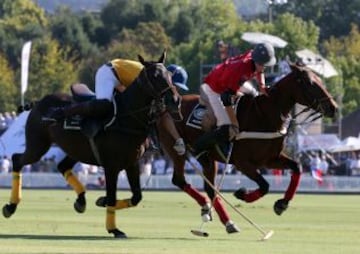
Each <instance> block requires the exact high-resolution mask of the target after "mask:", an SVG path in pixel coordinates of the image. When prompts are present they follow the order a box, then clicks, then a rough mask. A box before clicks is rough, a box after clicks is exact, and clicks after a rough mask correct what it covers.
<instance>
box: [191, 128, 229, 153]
mask: <svg viewBox="0 0 360 254" xmlns="http://www.w3.org/2000/svg"><path fill="white" fill-rule="evenodd" d="M229 127H230V125H223V126H220V127H219V128H217V129H215V130H213V131H210V132H206V133H204V134H203V135H202V136H200V137H199V138H198V139H197V140H196V142H195V145H194V150H195V155H196V156H198V155H200V154H202V153H203V152H205V151H208V150H210V149H211V148H214V146H215V145H219V147H220V149H221V150H222V153H223V154H224V156H225V157H226V156H227V151H226V150H227V149H226V147H229V145H230V144H229Z"/></svg>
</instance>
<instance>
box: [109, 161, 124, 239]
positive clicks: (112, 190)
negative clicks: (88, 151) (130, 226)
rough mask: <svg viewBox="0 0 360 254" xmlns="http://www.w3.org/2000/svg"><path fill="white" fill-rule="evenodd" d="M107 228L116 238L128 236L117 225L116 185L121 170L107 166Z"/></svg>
mask: <svg viewBox="0 0 360 254" xmlns="http://www.w3.org/2000/svg"><path fill="white" fill-rule="evenodd" d="M104 169H105V180H106V222H105V225H106V230H107V231H108V233H109V234H113V235H114V237H115V238H127V236H126V234H125V233H124V232H122V231H120V230H119V229H118V228H117V227H116V187H117V180H118V175H119V170H117V169H115V168H113V167H106V166H104Z"/></svg>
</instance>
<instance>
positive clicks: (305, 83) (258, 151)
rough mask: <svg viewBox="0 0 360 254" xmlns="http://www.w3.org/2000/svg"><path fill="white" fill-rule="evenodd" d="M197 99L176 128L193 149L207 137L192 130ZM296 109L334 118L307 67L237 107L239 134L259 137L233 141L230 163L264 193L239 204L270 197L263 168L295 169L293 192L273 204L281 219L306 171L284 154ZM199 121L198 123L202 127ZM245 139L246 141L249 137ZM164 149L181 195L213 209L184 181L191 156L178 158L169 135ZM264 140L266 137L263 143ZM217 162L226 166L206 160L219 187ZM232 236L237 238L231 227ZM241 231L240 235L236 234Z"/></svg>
mask: <svg viewBox="0 0 360 254" xmlns="http://www.w3.org/2000/svg"><path fill="white" fill-rule="evenodd" d="M198 99H199V96H198V95H186V96H183V99H182V108H181V111H182V114H183V116H184V120H183V121H182V122H179V123H177V128H178V130H179V132H180V134H181V136H182V137H183V138H184V140H185V142H186V143H187V144H188V145H189V146H193V145H194V142H195V141H196V140H197V138H198V137H199V136H200V135H202V134H203V131H202V130H199V129H196V128H193V127H191V126H188V125H187V123H186V122H187V121H188V118H189V116H190V114H193V115H195V116H198V117H199V116H201V115H202V112H201V111H200V110H195V111H193V110H194V108H195V107H196V106H197V105H198V102H199V101H198ZM295 103H299V104H301V105H304V106H306V107H308V108H311V109H312V110H314V111H316V112H318V113H320V114H321V115H324V116H328V117H334V114H335V112H336V109H337V104H336V102H335V101H334V100H333V98H332V97H331V95H330V94H329V93H328V92H327V90H326V89H325V87H324V86H323V84H322V82H321V80H320V78H319V77H318V76H317V75H316V74H314V73H313V72H311V71H310V70H308V69H305V68H304V67H300V66H296V65H292V72H291V73H289V74H288V75H287V76H285V77H284V78H282V79H281V80H280V81H278V82H277V83H276V84H275V85H274V86H273V87H272V88H271V89H270V90H269V91H268V95H261V96H258V97H255V98H253V97H251V96H243V97H242V98H241V99H240V101H239V103H238V104H237V106H236V107H237V108H236V109H237V120H238V122H239V126H240V131H241V132H243V133H242V134H243V135H244V134H245V133H244V132H247V134H250V136H251V135H253V134H254V133H249V132H257V133H255V134H258V135H257V136H258V137H257V138H256V137H255V138H251V137H250V138H241V139H237V140H236V141H234V144H233V145H234V146H233V150H232V156H231V159H230V163H231V164H233V165H235V167H236V169H237V170H239V171H241V172H242V173H243V174H244V175H246V176H247V177H248V178H250V179H251V180H253V181H255V182H256V183H257V184H258V186H259V188H258V189H255V190H245V189H244V188H240V189H239V190H237V191H236V192H235V193H234V194H235V196H236V197H237V198H238V199H241V200H243V201H245V202H254V201H255V200H257V199H259V198H261V197H262V196H264V195H265V194H266V193H268V191H269V184H268V182H267V181H266V180H265V179H264V177H263V176H262V175H261V174H260V173H259V171H258V169H259V168H281V169H291V171H292V176H291V181H290V184H289V186H288V189H287V190H286V192H285V195H284V197H283V198H282V199H280V200H277V201H276V202H275V204H274V211H275V213H276V214H278V215H280V214H281V213H282V212H283V211H285V210H286V209H287V207H288V203H289V201H290V200H291V199H292V198H293V196H294V194H295V192H296V189H297V187H298V184H299V180H300V174H301V169H300V166H299V164H298V163H297V162H296V161H294V160H292V159H290V158H289V157H288V156H286V155H285V154H283V153H282V149H283V144H284V138H285V136H284V135H280V133H279V130H280V129H281V127H282V125H283V123H284V119H285V116H287V115H288V114H289V113H290V112H291V110H292V109H293V107H294V105H295ZM199 119H201V117H200V118H198V119H196V120H197V121H199ZM247 134H246V135H247ZM159 136H160V141H161V143H162V145H163V148H164V149H165V150H166V152H167V153H168V154H169V156H170V157H171V159H172V160H173V162H174V173H173V178H172V182H173V184H174V185H176V186H178V187H179V188H180V189H181V190H183V191H185V192H186V193H187V194H189V195H190V196H191V197H192V198H194V199H195V200H196V201H197V203H198V204H199V205H200V206H202V207H204V205H206V204H207V203H210V202H209V201H208V199H207V197H205V196H204V195H202V194H201V193H200V192H199V191H198V190H196V189H195V188H193V187H192V186H191V185H190V184H188V183H187V182H186V179H185V176H184V164H185V160H186V156H178V155H177V154H176V153H175V152H174V150H173V149H172V144H173V142H174V141H173V140H171V137H170V136H169V135H168V133H166V132H164V131H160V132H159ZM260 136H262V137H260ZM269 137H270V138H269ZM215 161H224V160H221V158H220V157H219V156H218V155H217V153H216V151H215V150H211V151H209V153H208V154H207V155H205V156H201V157H200V159H199V162H200V163H201V164H202V167H203V172H204V175H205V176H206V177H207V178H208V179H209V180H210V182H211V183H212V184H214V179H215V176H216V174H217V167H216V163H215ZM204 184H205V185H204V189H205V191H206V193H207V195H208V197H209V198H210V199H211V200H212V202H213V207H214V209H215V210H216V212H217V213H218V215H219V217H220V220H221V221H222V223H223V224H224V225H226V223H227V222H228V221H229V220H230V217H229V215H228V213H227V212H226V210H225V208H224V206H223V204H222V203H221V202H220V199H219V198H218V197H217V196H216V195H215V194H216V193H215V192H214V189H213V188H211V187H210V186H209V184H207V183H206V182H205V183H204ZM226 230H227V232H228V233H232V232H234V230H232V229H231V228H228V227H226ZM235 231H236V230H235Z"/></svg>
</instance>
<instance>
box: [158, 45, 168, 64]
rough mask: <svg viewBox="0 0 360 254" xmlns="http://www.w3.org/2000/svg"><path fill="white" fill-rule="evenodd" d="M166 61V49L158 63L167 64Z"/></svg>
mask: <svg viewBox="0 0 360 254" xmlns="http://www.w3.org/2000/svg"><path fill="white" fill-rule="evenodd" d="M165 60H166V49H164V52H163V53H162V55H161V56H160V58H159V60H158V63H162V64H165Z"/></svg>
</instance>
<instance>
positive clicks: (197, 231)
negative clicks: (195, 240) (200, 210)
mask: <svg viewBox="0 0 360 254" xmlns="http://www.w3.org/2000/svg"><path fill="white" fill-rule="evenodd" d="M233 146H234V143H233V142H231V143H230V146H229V152H228V155H227V157H226V160H225V167H224V170H223V173H222V175H221V178H220V180H219V182H218V184H217V191H220V189H221V186H222V184H223V182H224V178H225V173H226V168H227V166H228V165H229V162H230V158H231V154H232V150H233ZM216 149H219V147H218V145H216ZM191 165H192V164H191ZM204 177H205V176H203V178H204ZM213 204H214V200H212V201H211V206H210V208H209V209H210V210H211V208H212V207H213ZM206 222H207V221H206V220H204V219H203V221H202V222H201V225H200V227H199V229H192V230H191V231H190V232H191V233H193V234H194V235H196V236H202V237H208V236H209V233H207V232H205V231H204V230H203V226H204V224H205V223H206Z"/></svg>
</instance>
